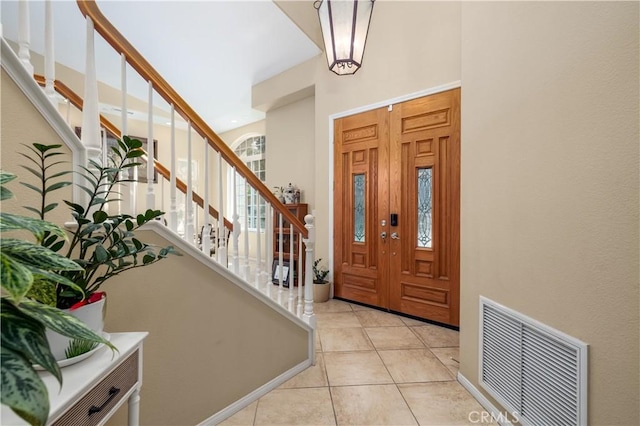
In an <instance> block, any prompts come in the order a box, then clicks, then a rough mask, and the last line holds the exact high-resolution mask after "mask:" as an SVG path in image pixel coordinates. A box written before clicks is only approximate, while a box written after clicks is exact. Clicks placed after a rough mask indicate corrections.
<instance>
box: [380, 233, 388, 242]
mask: <svg viewBox="0 0 640 426" xmlns="http://www.w3.org/2000/svg"><path fill="white" fill-rule="evenodd" d="M380 237H381V238H382V239H383V240H386V239H387V233H386V232H384V231H383V232H381V233H380Z"/></svg>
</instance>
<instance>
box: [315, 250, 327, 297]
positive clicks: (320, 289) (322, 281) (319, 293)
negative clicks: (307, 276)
mask: <svg viewBox="0 0 640 426" xmlns="http://www.w3.org/2000/svg"><path fill="white" fill-rule="evenodd" d="M320 262H322V258H319V259H317V260H316V261H314V262H313V301H314V302H316V303H322V302H326V301H327V300H329V291H330V290H331V283H330V282H329V281H327V280H326V278H327V275H329V270H328V269H327V268H326V267H324V266H323V265H320Z"/></svg>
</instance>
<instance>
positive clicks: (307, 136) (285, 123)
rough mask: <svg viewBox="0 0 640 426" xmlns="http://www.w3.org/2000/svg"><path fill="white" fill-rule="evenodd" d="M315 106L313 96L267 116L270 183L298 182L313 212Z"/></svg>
mask: <svg viewBox="0 0 640 426" xmlns="http://www.w3.org/2000/svg"><path fill="white" fill-rule="evenodd" d="M314 107H315V99H314V97H313V96H312V97H308V98H305V99H302V100H300V101H298V102H294V103H292V104H289V105H286V106H283V107H281V108H277V109H274V110H271V111H269V112H267V117H266V124H267V186H268V187H269V188H271V189H273V187H274V186H282V187H285V186H287V185H288V184H289V183H292V184H294V185H296V186H297V187H298V188H300V191H301V202H303V203H308V204H309V212H311V210H313V208H314V205H315V202H314V201H315V194H314V186H315V185H314V181H315V174H314V170H315V165H316V159H315V156H314V155H313V153H314V145H315V143H314V142H315V134H314V132H315V126H314V122H315V115H314Z"/></svg>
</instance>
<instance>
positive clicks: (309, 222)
mask: <svg viewBox="0 0 640 426" xmlns="http://www.w3.org/2000/svg"><path fill="white" fill-rule="evenodd" d="M313 222H314V218H313V216H311V215H310V214H308V215H306V216H305V217H304V223H305V225H304V227H305V228H307V231H308V232H309V235H308V238H306V239H305V240H304V244H305V247H306V249H305V250H306V252H305V268H304V270H305V271H306V272H307V273H306V274H305V277H304V278H305V279H304V315H303V318H304V320H305V321H306V322H307V324H309V325H310V326H311V327H312V328H313V329H314V330H315V328H316V316H315V314H314V313H313V276H312V275H313V274H312V273H311V271H312V270H313V252H314V248H315V243H316V239H315V238H316V237H315V234H316V231H315V228H314V225H313Z"/></svg>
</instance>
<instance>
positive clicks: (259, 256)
mask: <svg viewBox="0 0 640 426" xmlns="http://www.w3.org/2000/svg"><path fill="white" fill-rule="evenodd" d="M253 196H254V197H255V201H256V202H255V203H253V205H254V206H257V205H258V200H259V198H258V193H257V191H253ZM248 213H249V211H248V210H247V214H248ZM256 218H257V221H256V246H257V247H256V249H257V250H256V258H257V259H256V261H257V266H256V287H258V288H260V286H261V285H262V274H263V271H262V268H263V266H262V243H261V242H260V209H257V211H256ZM267 289H268V290H267V291H269V290H270V289H271V286H270V285H269V284H267Z"/></svg>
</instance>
